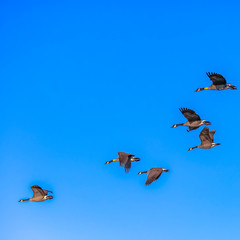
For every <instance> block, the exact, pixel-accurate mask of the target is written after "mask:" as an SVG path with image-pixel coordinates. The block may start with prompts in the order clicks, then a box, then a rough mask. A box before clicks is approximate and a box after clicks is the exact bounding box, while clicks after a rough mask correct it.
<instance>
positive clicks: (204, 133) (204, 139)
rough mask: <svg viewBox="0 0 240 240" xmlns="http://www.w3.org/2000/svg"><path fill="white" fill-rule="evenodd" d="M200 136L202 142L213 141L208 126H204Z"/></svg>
mask: <svg viewBox="0 0 240 240" xmlns="http://www.w3.org/2000/svg"><path fill="white" fill-rule="evenodd" d="M199 138H200V140H201V143H202V144H203V143H208V142H210V143H211V142H212V139H211V136H210V133H209V128H208V127H205V128H203V130H202V131H201V133H200V135H199Z"/></svg>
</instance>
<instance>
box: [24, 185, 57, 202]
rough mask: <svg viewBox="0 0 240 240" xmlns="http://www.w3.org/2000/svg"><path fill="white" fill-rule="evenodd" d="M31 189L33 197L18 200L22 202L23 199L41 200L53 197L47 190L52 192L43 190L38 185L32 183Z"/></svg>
mask: <svg viewBox="0 0 240 240" xmlns="http://www.w3.org/2000/svg"><path fill="white" fill-rule="evenodd" d="M31 189H32V191H33V197H32V198H27V199H21V200H20V201H19V202H24V201H32V202H43V201H45V200H48V199H53V196H50V195H48V193H49V192H50V193H52V192H51V191H48V190H43V189H42V188H41V187H39V186H38V185H33V186H32V187H31Z"/></svg>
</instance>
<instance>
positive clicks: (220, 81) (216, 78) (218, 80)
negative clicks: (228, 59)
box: [207, 72, 227, 85]
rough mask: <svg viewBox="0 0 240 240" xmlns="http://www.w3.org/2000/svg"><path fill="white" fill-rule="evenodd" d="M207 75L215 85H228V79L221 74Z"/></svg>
mask: <svg viewBox="0 0 240 240" xmlns="http://www.w3.org/2000/svg"><path fill="white" fill-rule="evenodd" d="M207 75H208V77H209V78H210V80H211V81H212V82H213V84H214V85H224V84H226V83H227V82H226V79H225V78H224V77H223V76H222V75H221V74H218V73H212V72H211V73H210V72H208V73H207Z"/></svg>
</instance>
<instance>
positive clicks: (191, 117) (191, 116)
mask: <svg viewBox="0 0 240 240" xmlns="http://www.w3.org/2000/svg"><path fill="white" fill-rule="evenodd" d="M179 110H180V111H181V113H182V114H183V116H184V117H185V118H186V119H187V120H188V121H190V122H191V121H197V120H201V118H200V117H199V115H197V114H196V113H195V112H194V111H193V110H191V109H188V108H179Z"/></svg>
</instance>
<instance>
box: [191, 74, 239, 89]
mask: <svg viewBox="0 0 240 240" xmlns="http://www.w3.org/2000/svg"><path fill="white" fill-rule="evenodd" d="M207 75H208V77H209V78H210V80H211V81H212V82H213V83H212V85H210V86H209V87H205V88H198V89H197V90H196V91H195V92H199V91H202V90H226V89H233V90H236V89H237V87H235V86H233V85H232V84H229V83H227V82H226V79H225V78H224V77H223V76H222V75H221V74H218V73H210V72H208V73H207Z"/></svg>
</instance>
